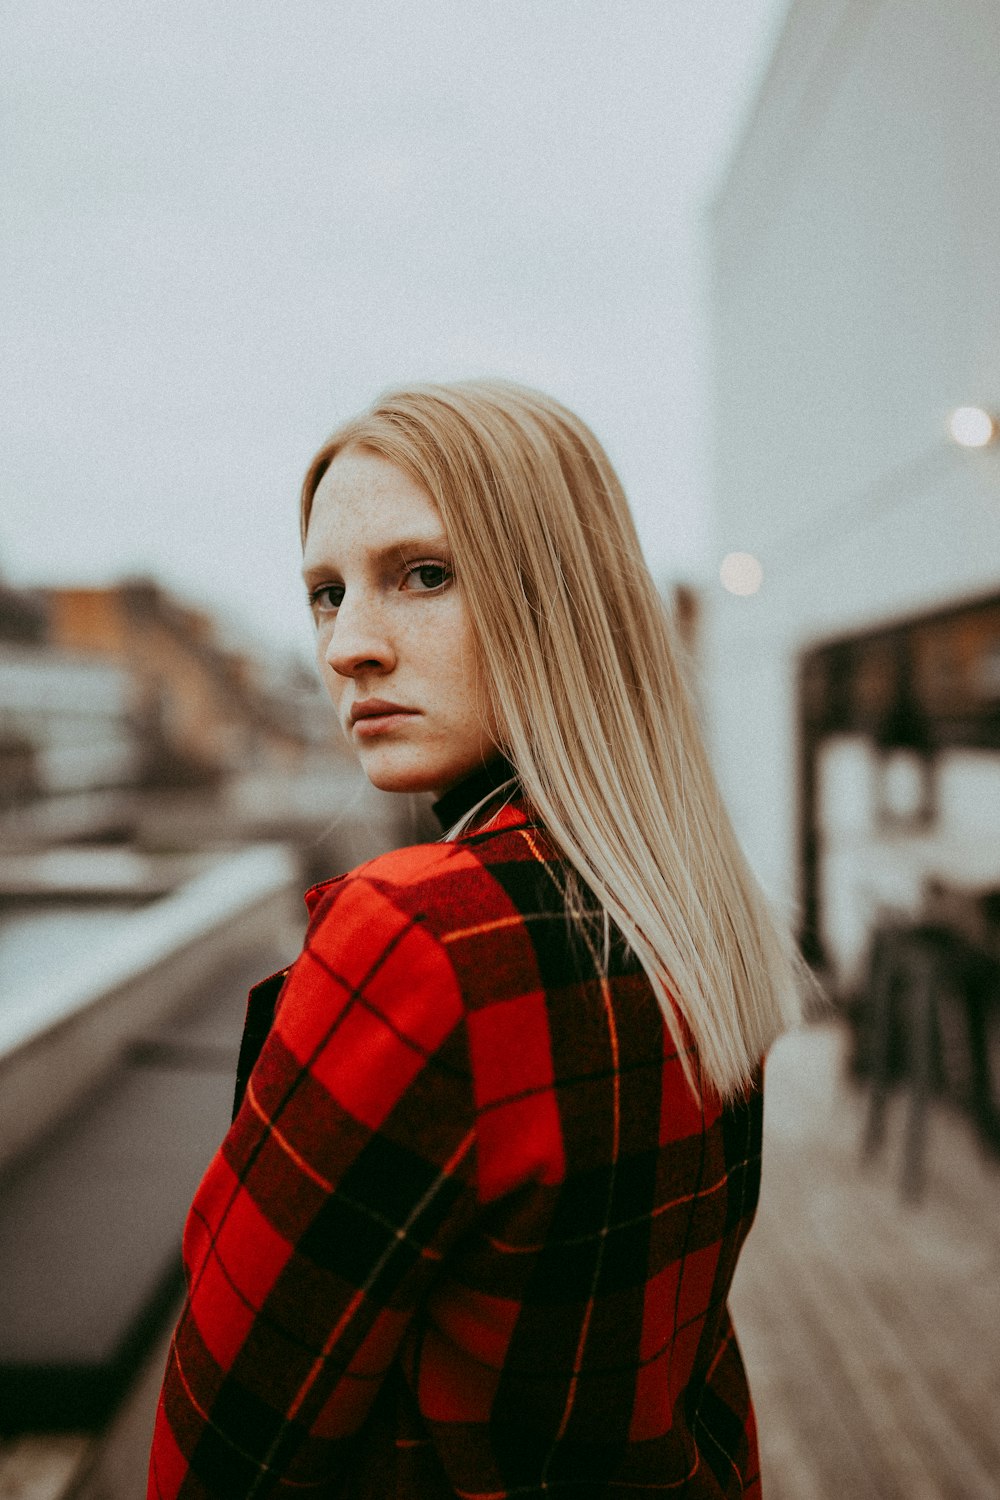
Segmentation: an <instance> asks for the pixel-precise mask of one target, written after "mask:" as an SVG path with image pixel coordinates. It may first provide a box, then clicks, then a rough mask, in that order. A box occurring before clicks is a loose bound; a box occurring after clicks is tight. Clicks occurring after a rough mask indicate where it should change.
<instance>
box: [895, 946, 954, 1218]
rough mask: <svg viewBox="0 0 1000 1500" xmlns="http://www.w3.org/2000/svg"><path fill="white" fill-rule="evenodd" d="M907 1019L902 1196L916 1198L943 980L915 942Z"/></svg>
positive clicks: (912, 1200) (921, 1174)
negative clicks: (906, 1081)
mask: <svg viewBox="0 0 1000 1500" xmlns="http://www.w3.org/2000/svg"><path fill="white" fill-rule="evenodd" d="M907 969H908V974H907V978H908V980H909V983H908V985H907V1003H906V1021H907V1028H906V1030H907V1038H906V1042H907V1051H908V1053H909V1062H910V1066H909V1068H908V1072H909V1094H910V1100H909V1105H910V1107H909V1117H908V1119H907V1126H906V1141H905V1145H904V1149H903V1179H902V1192H903V1197H904V1198H905V1199H906V1200H907V1201H908V1202H910V1203H915V1202H917V1201H918V1200H919V1199H920V1197H921V1195H922V1193H923V1188H924V1164H925V1160H924V1159H925V1151H926V1144H927V1116H928V1113H929V1111H930V1107H931V1096H932V1093H933V1087H934V1067H935V1055H936V1048H935V1038H936V1036H937V1034H938V1016H937V997H938V993H939V991H940V989H941V986H942V983H943V981H944V977H945V976H944V974H943V973H942V969H941V964H940V962H939V960H938V957H937V955H936V954H935V953H934V952H933V950H932V949H930V948H928V947H926V946H925V945H924V944H917V945H916V946H915V947H914V948H913V949H912V951H911V953H910V954H909V955H908V964H907Z"/></svg>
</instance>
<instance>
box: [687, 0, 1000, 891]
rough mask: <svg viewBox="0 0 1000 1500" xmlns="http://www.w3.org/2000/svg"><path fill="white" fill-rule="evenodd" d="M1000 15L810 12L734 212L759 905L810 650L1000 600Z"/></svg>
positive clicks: (737, 464) (742, 167) (748, 787)
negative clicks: (992, 430) (950, 426)
mask: <svg viewBox="0 0 1000 1500" xmlns="http://www.w3.org/2000/svg"><path fill="white" fill-rule="evenodd" d="M998 58H1000V5H997V4H996V0H949V4H948V5H947V6H945V5H939V4H936V3H933V0H882V3H877V0H808V3H806V0H800V3H798V4H795V5H793V7H792V9H791V12H790V15H789V19H788V22H787V25H786V28H785V32H784V35H783V37H782V39H781V41H780V43H779V47H778V52H777V55H776V57H775V60H774V63H773V66H772V69H771V73H770V75H769V78H768V80H767V82H766V83H765V87H764V91H763V94H762V96H761V99H760V100H759V101H758V106H757V110H756V113H755V115H754V117H753V119H752V121H751V125H750V128H749V130H748V134H747V136H746V139H745V140H744V143H743V145H742V147H741V149H740V152H739V154H738V155H737V158H736V160H735V162H734V165H733V169H732V173H731V175H730V178H729V179H728V181H727V183H726V185H725V187H724V189H723V191H722V193H721V195H720V198H719V200H718V202H717V204H716V206H715V209H714V213H713V220H712V226H711V233H712V236H713V241H714V248H715V276H714V311H715V332H716V348H715V363H716V389H717V412H716V428H717V444H716V453H717V474H716V500H717V532H716V541H717V547H718V554H719V556H720V557H721V556H722V555H723V554H724V553H726V552H728V551H736V550H739V551H749V552H753V553H755V554H756V555H757V556H758V557H759V558H760V559H761V561H762V563H763V566H764V570H765V580H764V586H763V588H762V590H761V591H760V593H759V594H757V595H756V596H753V597H751V598H747V599H738V598H731V597H729V596H726V595H725V594H724V593H723V592H722V590H721V589H715V590H714V591H713V592H712V593H711V594H710V597H709V599H708V601H707V607H706V623H705V667H706V703H707V712H708V717H709V723H710V737H711V739H712V743H713V747H714V750H715V754H716V762H717V766H718V769H719V774H720V778H721V780H722V784H723V788H724V791H725V792H726V794H727V796H728V798H729V802H730V805H731V807H732V808H733V812H734V816H735V819H736V822H737V826H738V830H739V832H740V834H741V836H742V838H743V840H744V842H745V845H746V847H747V849H748V852H749V854H750V856H751V858H752V860H753V861H754V863H755V864H756V866H757V868H758V870H759V872H760V874H761V875H762V877H763V879H764V881H765V884H766V885H767V886H768V887H769V888H770V889H771V890H772V891H773V892H774V893H775V894H777V895H779V896H782V897H785V898H789V897H790V896H791V894H792V891H793V889H794V826H793V816H794V794H795V788H794V776H793V766H794V747H793V744H792V742H791V734H792V731H791V726H792V723H793V714H794V701H793V699H794V693H793V682H794V664H795V660H796V657H797V655H798V653H799V651H800V650H801V649H802V647H803V646H804V645H806V644H807V643H809V642H810V641H815V640H817V639H821V638H823V637H824V636H830V635H835V634H837V633H839V632H840V631H842V630H845V629H847V628H854V627H857V626H858V625H861V624H863V623H866V622H875V621H880V620H884V619H889V618H892V617H893V616H896V615H898V614H900V613H903V612H906V613H910V612H913V611H915V610H919V609H922V608H924V607H931V606H932V605H935V604H940V603H943V602H946V601H949V600H957V599H960V598H963V597H966V596H968V595H971V594H975V593H980V592H983V593H985V592H988V591H990V590H993V589H996V588H997V587H1000V450H998V449H997V448H996V447H994V448H993V449H990V450H986V451H984V452H975V453H973V452H964V451H962V450H959V449H957V448H956V447H954V446H953V445H951V444H949V443H948V441H947V439H946V437H945V420H946V417H947V414H948V412H949V411H950V410H951V409H952V408H953V407H955V406H957V405H964V404H980V405H985V406H988V407H992V408H994V409H995V408H1000V296H998V294H997V246H998V245H1000V152H998V151H997V145H996V143H997V141H998V140H1000V86H998V76H997V68H998V63H997V59H998Z"/></svg>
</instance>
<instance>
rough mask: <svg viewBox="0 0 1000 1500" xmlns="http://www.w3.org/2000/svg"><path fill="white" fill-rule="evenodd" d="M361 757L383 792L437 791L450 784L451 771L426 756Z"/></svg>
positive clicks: (377, 755)
mask: <svg viewBox="0 0 1000 1500" xmlns="http://www.w3.org/2000/svg"><path fill="white" fill-rule="evenodd" d="M359 759H360V761H361V769H362V771H364V773H365V775H366V776H367V778H368V780H369V781H370V782H371V784H372V786H374V787H377V788H378V790H379V791H380V792H436V791H437V790H438V788H439V787H443V786H447V785H449V779H448V771H447V770H446V769H444V768H442V767H439V766H437V765H435V764H434V763H433V762H429V761H428V760H427V759H426V758H422V757H419V756H413V757H409V756H402V755H398V756H397V755H393V754H391V753H389V754H382V753H374V754H370V755H362V756H360V757H359ZM459 774H461V773H459ZM457 779H458V777H453V778H452V780H457Z"/></svg>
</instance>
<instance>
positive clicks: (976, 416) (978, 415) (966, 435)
mask: <svg viewBox="0 0 1000 1500" xmlns="http://www.w3.org/2000/svg"><path fill="white" fill-rule="evenodd" d="M948 431H949V433H950V434H951V437H952V440H953V441H954V442H956V443H958V444H959V446H960V447H962V448H985V447H987V446H988V445H989V444H990V443H992V441H993V439H994V438H995V437H996V435H997V422H996V418H995V417H994V416H993V415H992V414H991V413H990V412H988V411H986V410H985V409H984V408H983V407H981V406H958V407H956V408H955V410H954V411H953V412H952V414H951V416H950V417H949V418H948Z"/></svg>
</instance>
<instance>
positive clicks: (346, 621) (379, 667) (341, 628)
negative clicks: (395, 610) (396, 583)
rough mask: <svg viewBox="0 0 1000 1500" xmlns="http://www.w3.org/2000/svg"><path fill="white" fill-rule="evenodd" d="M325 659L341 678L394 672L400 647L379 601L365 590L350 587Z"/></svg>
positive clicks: (341, 606)
mask: <svg viewBox="0 0 1000 1500" xmlns="http://www.w3.org/2000/svg"><path fill="white" fill-rule="evenodd" d="M323 660H324V662H325V663H326V665H327V666H328V667H330V668H331V669H332V671H334V672H336V674H337V676H338V677H357V676H358V674H359V673H361V672H368V671H375V672H382V673H384V672H391V671H392V669H393V667H394V666H395V665H396V650H395V647H394V645H393V643H392V640H391V637H390V633H389V631H388V630H387V628H386V623H385V620H384V618H383V615H382V611H381V610H380V608H379V606H378V603H377V601H376V600H374V599H373V598H370V597H368V596H367V595H366V594H365V592H364V591H358V590H352V589H348V590H347V592H346V593H345V595H344V598H343V601H342V602H341V605H340V608H339V609H338V610H337V614H336V618H335V619H334V621H333V624H332V627H331V629H330V635H329V639H328V640H327V642H326V646H325V648H324V650H323Z"/></svg>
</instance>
